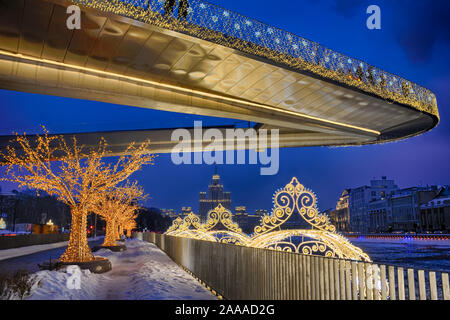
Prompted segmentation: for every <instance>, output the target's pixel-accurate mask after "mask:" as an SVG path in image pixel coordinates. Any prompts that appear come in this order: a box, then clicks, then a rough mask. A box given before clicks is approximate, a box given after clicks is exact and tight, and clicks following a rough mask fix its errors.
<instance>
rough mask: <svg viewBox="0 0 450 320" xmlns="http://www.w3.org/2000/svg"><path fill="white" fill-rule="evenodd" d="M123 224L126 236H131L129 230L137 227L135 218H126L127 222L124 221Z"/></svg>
mask: <svg viewBox="0 0 450 320" xmlns="http://www.w3.org/2000/svg"><path fill="white" fill-rule="evenodd" d="M124 226H125V230H127V237H128V238H131V232H132V231H133V229H136V227H137V224H136V220H134V219H133V220H128V221H127V222H125V224H124Z"/></svg>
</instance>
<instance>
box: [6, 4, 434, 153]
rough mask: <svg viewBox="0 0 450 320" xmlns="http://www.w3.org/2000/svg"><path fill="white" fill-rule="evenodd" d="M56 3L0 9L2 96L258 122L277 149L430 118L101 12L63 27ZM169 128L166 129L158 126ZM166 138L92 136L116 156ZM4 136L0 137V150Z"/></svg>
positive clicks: (351, 140)
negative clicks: (273, 135)
mask: <svg viewBox="0 0 450 320" xmlns="http://www.w3.org/2000/svg"><path fill="white" fill-rule="evenodd" d="M69 4H70V2H68V1H64V0H48V1H43V0H26V1H25V0H4V1H2V2H0V6H1V10H0V88H1V89H8V90H17V91H23V92H31V93H40V94H48V95H55V96H62V97H71V98H79V99H87V100H94V101H101V102H108V103H115V104H121V105H125V106H135V107H142V108H149V109H158V110H165V111H170V112H179V113H188V114H195V115H204V116H212V117H221V118H231V119H239V120H244V121H249V122H253V123H259V124H260V125H258V126H257V128H263V129H270V128H277V129H280V147H302V146H317V145H361V144H370V143H380V142H385V141H391V140H395V139H402V138H406V137H408V136H411V135H416V134H419V133H421V132H424V131H426V130H429V129H431V128H432V127H433V126H434V125H435V124H436V122H437V120H436V119H435V118H434V117H433V116H431V115H429V114H427V113H424V112H420V111H417V110H415V109H413V108H409V107H407V106H403V105H399V104H395V103H388V102H386V101H384V100H382V99H380V98H378V97H376V96H373V95H368V94H366V93H364V92H362V91H359V90H356V89H352V88H348V87H345V86H343V85H341V84H338V83H333V82H331V81H327V80H324V79H320V78H319V77H315V76H311V75H309V74H306V73H305V74H303V73H300V72H297V71H294V70H291V69H288V68H285V67H283V66H280V65H278V64H276V63H274V62H272V61H269V60H266V59H262V58H260V57H254V56H250V55H248V54H243V53H241V52H240V51H237V50H234V49H230V48H227V47H224V46H221V45H218V44H214V43H211V42H208V41H204V40H201V39H198V38H195V37H191V36H188V35H185V34H181V33H177V32H173V31H169V30H166V29H161V28H158V27H155V26H152V25H149V24H144V23H141V22H139V21H135V20H132V19H128V18H125V17H122V16H118V15H111V14H106V13H103V12H101V11H99V10H94V9H88V8H82V20H81V21H82V28H81V30H68V29H67V28H66V19H67V17H68V15H67V14H66V8H67V6H68V5H69ZM162 127H165V128H170V127H171V125H170V123H168V124H164V126H162ZM171 133H172V130H168V129H161V130H149V131H126V132H125V131H117V132H104V133H85V134H79V135H78V136H79V138H80V139H81V140H80V141H81V142H82V143H85V144H87V145H89V144H95V143H96V141H97V139H98V137H99V136H103V137H104V138H106V139H107V141H108V143H109V145H111V147H112V148H113V149H114V150H115V151H114V153H116V154H120V150H121V149H122V148H123V146H124V145H126V144H127V143H129V142H131V141H136V142H138V143H139V142H141V141H143V140H146V139H148V138H150V139H151V140H152V142H153V144H152V149H153V150H154V151H155V152H157V153H164V152H170V150H171V148H172V147H173V142H171V141H170V140H171V139H170V138H171ZM8 140H9V137H2V138H0V147H3V146H5V145H6V144H7V141H8Z"/></svg>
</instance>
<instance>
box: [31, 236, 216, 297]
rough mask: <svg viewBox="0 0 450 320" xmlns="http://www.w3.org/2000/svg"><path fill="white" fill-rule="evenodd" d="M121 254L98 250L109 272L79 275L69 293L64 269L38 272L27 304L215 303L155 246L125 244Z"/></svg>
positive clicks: (141, 243) (138, 241)
mask: <svg viewBox="0 0 450 320" xmlns="http://www.w3.org/2000/svg"><path fill="white" fill-rule="evenodd" d="M126 246H127V248H128V249H127V250H126V251H124V252H111V251H109V250H100V251H98V252H96V256H102V257H105V258H108V259H109V260H110V261H111V263H112V266H113V269H112V270H111V271H110V272H108V273H105V274H92V273H90V272H89V271H87V270H83V271H81V282H80V289H79V290H76V289H69V288H68V287H67V280H68V279H69V277H71V275H70V274H69V273H68V272H67V269H64V270H60V271H40V272H37V273H36V275H37V277H38V279H39V280H40V282H41V283H40V285H35V286H34V288H33V289H32V291H31V295H30V297H28V299H30V300H95V299H97V300H215V299H216V297H215V296H213V295H212V294H211V293H210V292H209V291H208V290H206V289H205V288H204V287H203V286H202V285H200V284H199V283H198V282H197V281H196V280H195V279H194V278H193V277H192V276H190V275H189V274H188V273H186V272H185V271H184V270H183V269H182V268H181V267H179V266H178V265H177V264H176V263H175V262H173V261H172V260H171V259H170V258H169V257H168V256H167V255H166V254H165V253H164V252H162V251H161V250H160V249H158V248H157V247H156V246H155V245H153V244H150V243H147V242H143V241H140V240H129V241H128V242H127V243H126Z"/></svg>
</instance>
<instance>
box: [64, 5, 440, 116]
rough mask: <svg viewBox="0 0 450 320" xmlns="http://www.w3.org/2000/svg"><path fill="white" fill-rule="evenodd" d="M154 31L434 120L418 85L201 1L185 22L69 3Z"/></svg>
mask: <svg viewBox="0 0 450 320" xmlns="http://www.w3.org/2000/svg"><path fill="white" fill-rule="evenodd" d="M72 2H75V3H79V4H83V5H86V6H90V7H94V8H97V9H101V10H104V11H108V12H112V13H116V14H120V15H123V16H127V17H130V18H133V19H137V20H140V21H143V22H146V23H151V24H154V25H157V26H159V27H163V28H168V29H171V30H175V31H179V32H182V33H186V34H189V35H192V36H195V37H198V38H201V39H204V40H207V41H211V42H215V43H217V44H221V45H224V46H228V47H231V48H234V49H237V50H240V51H242V52H245V53H249V54H254V55H257V56H261V57H265V58H268V59H270V60H272V61H275V62H277V63H282V64H284V65H287V66H288V67H291V68H294V69H297V70H299V71H303V72H307V73H308V74H312V75H316V76H319V77H324V78H326V79H329V80H334V81H338V82H341V83H345V84H347V85H350V86H352V87H356V88H358V89H361V90H363V91H366V92H369V93H372V94H376V95H377V96H379V97H381V98H383V99H386V100H389V101H395V102H398V103H402V104H406V105H409V106H412V107H414V108H416V109H418V110H420V111H424V112H428V113H430V114H433V115H435V116H436V117H438V118H439V112H438V109H437V101H436V97H435V95H434V94H433V93H432V92H431V91H430V90H429V89H426V88H424V87H422V86H420V85H418V84H415V83H413V82H410V81H408V80H406V79H404V78H402V77H399V76H396V75H394V74H391V73H388V72H386V71H383V70H381V69H379V68H376V67H374V66H372V65H370V64H368V63H366V62H364V61H362V60H359V59H355V58H351V57H349V56H346V55H343V54H341V53H339V52H336V51H333V50H331V49H329V48H327V47H325V46H323V45H320V44H318V43H316V42H313V41H310V40H308V39H305V38H303V37H300V36H297V35H295V34H293V33H290V32H287V31H284V30H282V29H279V28H275V27H272V26H270V25H267V24H265V23H262V22H260V21H257V20H254V19H251V18H248V17H246V16H244V15H241V14H239V13H236V12H233V11H231V10H228V9H225V8H222V7H219V6H216V5H214V4H211V3H208V2H206V1H201V0H189V9H188V15H187V18H186V20H184V19H183V18H180V19H178V8H177V7H175V8H174V11H173V13H171V14H169V15H165V12H166V9H165V3H166V0H72Z"/></svg>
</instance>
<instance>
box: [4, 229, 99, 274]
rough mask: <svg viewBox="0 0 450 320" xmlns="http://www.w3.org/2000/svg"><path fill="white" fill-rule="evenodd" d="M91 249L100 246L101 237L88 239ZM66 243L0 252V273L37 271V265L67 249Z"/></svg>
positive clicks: (56, 257)
mask: <svg viewBox="0 0 450 320" xmlns="http://www.w3.org/2000/svg"><path fill="white" fill-rule="evenodd" d="M88 241H89V245H90V246H91V247H93V246H96V245H100V244H102V242H103V237H97V238H89V239H88ZM67 243H68V242H67V241H64V242H57V243H51V244H43V245H36V246H28V247H21V248H14V249H6V250H0V272H1V273H8V274H11V273H14V272H15V271H17V270H28V271H29V272H37V271H39V267H38V263H39V264H42V263H43V262H44V261H49V260H50V259H52V260H56V259H58V258H59V257H60V256H61V255H62V254H63V253H64V251H65V250H66V248H67Z"/></svg>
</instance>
